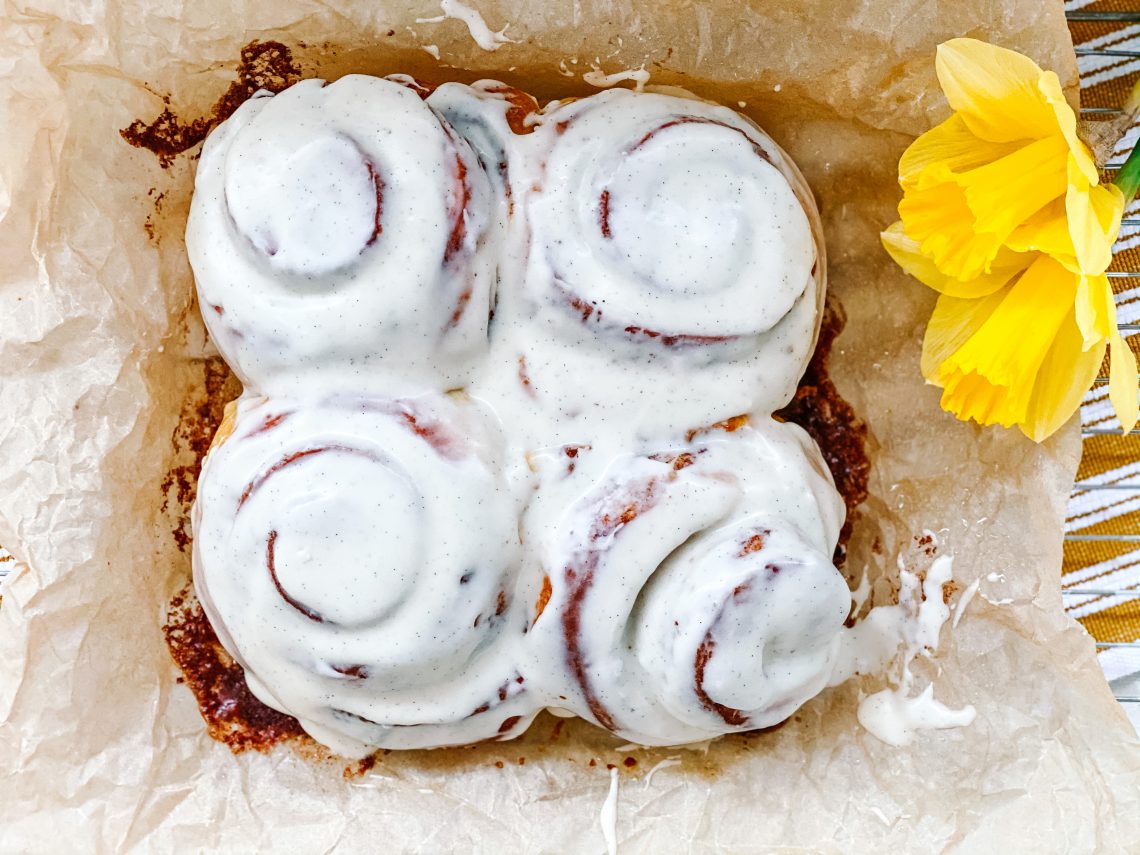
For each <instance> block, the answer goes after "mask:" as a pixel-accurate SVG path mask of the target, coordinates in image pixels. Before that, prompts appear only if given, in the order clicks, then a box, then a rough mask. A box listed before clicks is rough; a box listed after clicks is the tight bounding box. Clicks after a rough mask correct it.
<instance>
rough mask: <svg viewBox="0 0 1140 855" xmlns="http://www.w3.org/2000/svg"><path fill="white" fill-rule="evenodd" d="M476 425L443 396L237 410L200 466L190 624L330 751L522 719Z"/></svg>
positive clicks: (470, 731) (504, 548)
mask: <svg viewBox="0 0 1140 855" xmlns="http://www.w3.org/2000/svg"><path fill="white" fill-rule="evenodd" d="M481 420H482V416H481V414H480V413H478V412H476V411H474V407H473V406H471V405H469V404H468V405H462V406H461V405H457V404H455V403H453V402H451V401H450V400H449V399H448V398H431V399H415V400H412V401H399V402H398V401H391V400H376V399H365V400H357V401H355V402H349V401H339V402H326V403H324V404H316V403H313V402H311V401H296V400H293V401H290V400H272V401H265V402H262V403H249V402H247V403H245V404H243V405H242V406H241V407H240V408H239V412H238V415H237V418H236V420H235V422H234V430H233V433H232V434H231V435H230V436H229V437H227V438H226V439H225V440H224V442H222V443H221V444H219V445H218V446H217V447H216V448H215V449H214V450H213V451H212V452H211V453H210V455H209V457H208V458H207V462H206V466H205V468H204V470H203V473H202V478H201V481H200V487H199V494H198V500H197V504H196V506H195V517H194V575H195V586H196V588H197V590H198V593H199V597H200V598H201V600H202V602H203V605H204V607H205V609H206V612H207V615H208V616H209V618H210V620H211V622H212V623H213V624H214V626H215V628H217V630H218V632H219V638H220V639H221V641H222V643H223V645H224V646H225V647H226V649H227V650H228V651H229V652H230V653H231V654H232V655H233V656H234V658H235V659H237V660H238V661H239V662H241V664H242V665H243V666H244V668H245V671H246V678H247V680H248V682H249V685H250V688H251V689H252V690H253V692H254V693H255V694H256V695H257V696H258V697H259V698H261V700H263V701H264V702H265V703H267V704H269V705H270V706H272V707H274V708H276V709H279V710H281V711H283V712H288V713H289V714H291V715H294V716H296V717H297V718H298V719H299V720H300V721H301V723H302V725H303V726H304V727H305V728H306V730H308V731H309V732H310V733H311V734H313V735H314V736H315V737H316V738H317V739H319V740H320V741H321V742H324V743H325V744H327V745H330V746H333V747H334V748H337V749H338V750H340V751H342V753H349V754H355V753H360V752H361V751H363V750H364V748H365V746H368V745H371V746H383V747H400V748H406V747H421V746H428V745H432V746H434V745H442V744H456V743H463V742H471V741H476V740H479V739H487V738H497V737H503V736H506V735H510V734H513V733H514V732H516V731H517V730H519V729H521V727H523V726H525V724H526V723H527V722H528V721H529V718H530V717H532V716H533V712H534V705H533V704H531V702H530V701H529V700H527V699H526V698H525V695H526V691H525V690H526V688H527V687H526V686H525V681H524V679H523V678H522V676H521V674H520V673H519V671H518V668H517V665H516V664H515V663H514V662H513V661H512V657H513V653H511V652H510V651H511V650H512V648H511V636H512V634H521V626H522V624H521V622H520V621H518V620H515V621H514V622H513V625H512V620H511V600H512V591H513V588H514V586H515V573H516V569H517V564H518V533H517V526H516V523H515V518H516V514H517V510H516V507H515V503H514V500H513V499H512V498H511V496H510V495H509V493H508V492H507V491H506V490H505V488H504V486H503V485H502V484H501V482H500V479H499V477H498V475H497V474H496V471H495V470H496V464H495V460H494V458H495V455H496V454H497V452H496V451H495V447H496V443H495V442H494V441H493V440H492V439H491V438H490V434H489V432H488V430H487V429H486V428H485V427H484V426H483V424H482V423H481ZM504 651H506V652H504Z"/></svg>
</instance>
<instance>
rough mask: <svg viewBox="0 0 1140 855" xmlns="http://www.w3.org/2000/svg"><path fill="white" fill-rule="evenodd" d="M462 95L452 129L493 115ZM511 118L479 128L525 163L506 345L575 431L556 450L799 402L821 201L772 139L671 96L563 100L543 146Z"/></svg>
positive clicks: (498, 393)
mask: <svg viewBox="0 0 1140 855" xmlns="http://www.w3.org/2000/svg"><path fill="white" fill-rule="evenodd" d="M437 94H438V93H437ZM445 96H446V97H444V96H440V102H441V104H442V105H443V106H445V107H446V108H447V110H446V112H445V115H446V116H447V117H448V118H449V119H451V118H452V117H453V116H455V117H458V118H457V119H456V120H461V119H462V117H464V116H469V115H471V114H473V113H476V114H478V115H481V116H482V115H487V114H488V113H491V112H493V111H492V110H491V109H490V108H487V107H486V106H484V103H485V99H476V98H473V97H472V96H471V95H469V94H468V95H465V94H464V93H463V92H462V91H460V90H459V89H457V88H456V89H452V90H450V91H449V92H447V93H445ZM436 97H437V95H436V94H433V96H432V99H435V98H436ZM429 103H435V102H434V100H431V99H429ZM502 113H503V110H502V107H501V106H500V107H499V109H498V111H497V116H494V117H493V118H495V120H494V121H491V119H486V120H484V121H482V122H480V123H479V125H478V127H479V129H480V137H479V138H480V139H481V140H482V139H484V138H487V139H490V140H491V142H484V143H481V145H482V146H483V147H484V148H487V149H489V150H491V151H495V150H498V149H500V148H503V149H506V150H507V151H509V152H511V153H512V154H513V155H514V156H513V157H511V158H508V160H509V180H508V182H507V187H508V191H507V192H508V194H509V196H510V198H511V199H512V201H513V205H514V212H515V216H514V217H513V219H512V221H511V222H510V224H509V227H508V229H507V233H506V234H507V236H506V242H505V247H506V249H507V253H506V256H505V258H504V261H503V265H502V268H501V269H502V278H503V280H504V281H506V282H510V283H512V284H514V285H515V287H514V288H504V289H502V294H501V297H500V300H499V305H498V307H497V309H496V314H495V319H494V324H493V329H492V338H493V341H492V348H493V354H494V358H495V361H496V362H498V363H499V364H501V365H514V364H519V365H524V366H525V373H526V378H527V380H528V381H529V382H528V384H527V385H526V388H525V389H524V391H525V392H526V394H527V396H529V397H530V398H531V399H533V401H535V402H536V404H537V406H539V407H541V408H543V409H545V410H546V411H548V412H557V413H559V414H567V415H569V417H570V419H571V420H572V422H573V423H570V422H567V426H568V427H569V428H570V429H569V430H568V431H567V432H566V433H564V434H562V433H559V434H557V435H555V436H553V437H551V436H546V437H545V440H546V441H552V440H553V441H557V442H564V441H574V436H575V434H581V432H582V431H583V430H589V429H591V424H592V423H595V422H597V421H598V420H599V419H607V420H613V419H615V418H617V419H620V420H622V421H623V422H625V423H628V424H630V425H632V426H635V427H636V428H637V430H638V433H639V434H640V435H642V436H650V435H662V434H668V433H674V434H676V433H678V432H681V433H683V432H684V431H685V430H687V429H689V428H691V427H693V426H694V425H696V424H700V423H707V422H709V421H717V420H720V419H725V418H728V417H730V416H734V415H737V414H739V413H744V412H760V413H770V412H772V411H773V410H775V409H777V408H778V407H780V406H782V405H783V404H785V403H786V402H787V401H788V400H790V398H791V396H792V394H793V393H794V391H795V386H796V382H797V381H798V380H799V378H800V376H801V375H802V374H803V370H804V368H805V366H806V364H807V361H808V358H809V357H810V355H811V352H812V347H813V344H814V341H815V335H816V332H817V328H818V322H819V309H820V306H821V304H822V299H823V294H824V267H825V265H824V263H823V262H824V260H823V250H822V240H821V228H820V224H819V219H818V214H817V212H816V209H815V205H814V203H813V201H812V198H811V194H810V191H809V190H808V189H807V186H806V184H805V183H804V181H803V178H802V177H801V176H800V174H799V172H798V171H797V170H796V168H795V167H794V165H792V163H791V161H790V160H788V159H787V157H786V156H785V155H784V153H783V152H782V151H781V150H780V149H779V147H778V146H777V145H776V144H775V143H774V142H773V141H772V140H771V139H770V138H769V137H768V136H767V135H765V134H764V133H763V132H762V131H761V130H760V129H759V128H758V127H756V125H754V124H753V123H752V122H750V121H749V120H748V119H746V118H744V117H743V116H741V115H739V114H737V113H734V112H733V111H731V110H728V109H725V108H724V107H720V106H717V105H714V104H709V103H707V102H704V101H700V100H697V99H695V98H692V97H681V96H679V95H676V94H665V93H633V92H630V91H627V90H611V91H607V92H603V93H600V94H597V95H594V96H591V97H589V98H584V99H580V100H574V101H569V102H563V103H561V104H555V105H553V106H552V107H550V108H548V109H547V110H545V111H544V112H543V113H542V114H540V115H538V116H536V117H534V119H533V121H531V123H530V126H531V128H532V129H533V133H530V134H528V135H526V136H520V135H518V134H512V133H509V132H508V131H507V130H505V122H504V120H503V118H502ZM535 329H541V330H542V334H541V335H539V336H536V335H534V330H535ZM507 377H508V372H506V371H503V370H500V371H499V372H498V373H497V374H496V375H495V376H485V375H484V376H481V377H480V378H479V379H478V381H477V385H476V394H480V395H481V396H482V397H485V398H487V399H493V398H501V397H503V396H504V395H505V394H506V393H507V392H508V391H509V389H508V388H507V385H508V384H507V380H506V379H505V378H507ZM599 378H604V381H601V382H600V381H599ZM484 390H485V393H484ZM515 391H516V393H517V392H518V391H519V390H517V389H516V390H515ZM549 421H550V419H549V418H547V419H545V420H543V421H542V424H541V425H536V426H535V428H534V429H533V432H534V433H535V434H538V433H540V432H542V431H546V432H547V433H549V429H548V428H547V427H546V425H547V424H548V423H549ZM561 426H562V425H559V427H561Z"/></svg>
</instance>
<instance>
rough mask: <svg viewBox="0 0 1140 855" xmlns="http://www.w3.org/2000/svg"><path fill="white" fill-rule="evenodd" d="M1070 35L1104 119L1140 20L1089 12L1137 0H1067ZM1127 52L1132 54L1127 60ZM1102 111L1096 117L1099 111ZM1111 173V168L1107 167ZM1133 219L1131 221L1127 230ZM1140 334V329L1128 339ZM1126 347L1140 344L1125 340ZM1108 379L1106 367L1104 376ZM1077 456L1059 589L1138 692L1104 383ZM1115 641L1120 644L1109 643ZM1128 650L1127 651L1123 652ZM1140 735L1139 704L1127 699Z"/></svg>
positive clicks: (1132, 314)
mask: <svg viewBox="0 0 1140 855" xmlns="http://www.w3.org/2000/svg"><path fill="white" fill-rule="evenodd" d="M1065 11H1066V13H1067V14H1068V15H1069V16H1070V20H1069V29H1070V31H1071V33H1072V36H1073V44H1074V46H1075V47H1076V49H1077V64H1078V67H1079V69H1080V73H1081V107H1082V110H1083V111H1085V112H1084V118H1086V119H1088V120H1094V121H1095V120H1098V119H1109V118H1112V116H1111V114H1110V113H1108V112H1106V111H1109V110H1112V109H1114V108H1119V107H1120V106H1121V105H1122V104H1123V103H1124V102H1125V101H1126V100H1127V98H1128V96H1129V93H1130V92H1131V91H1132V87H1133V85H1134V84H1135V83H1136V81H1137V80H1138V79H1140V20H1137V21H1136V22H1129V21H1119V20H1117V21H1113V20H1111V19H1110V17H1111V16H1109V19H1105V18H1102V19H1099V20H1097V19H1096V17H1095V16H1096V13H1112V12H1133V13H1140V0H1067V2H1066V3H1065ZM1130 54H1131V55H1130ZM1102 111H1103V112H1102ZM1138 142H1140V122H1138V123H1136V124H1134V125H1133V126H1132V128H1131V129H1130V130H1129V131H1128V132H1127V133H1126V134H1125V135H1124V137H1123V138H1122V139H1121V140H1120V142H1119V143H1117V145H1116V149H1115V151H1114V152H1113V155H1112V157H1111V159H1110V161H1109V163H1110V165H1111V164H1112V163H1120V162H1122V161H1123V160H1124V158H1125V157H1127V156H1128V153H1129V152H1130V151H1131V150H1132V148H1133V147H1134V146H1135V145H1137V143H1138ZM1105 172H1106V174H1107V175H1108V176H1111V175H1113V174H1114V172H1115V170H1113V169H1111V168H1109V169H1106V170H1105ZM1124 217H1125V220H1126V222H1125V224H1124V225H1123V226H1122V227H1121V230H1120V238H1119V241H1118V243H1117V246H1116V257H1115V260H1114V262H1113V265H1112V267H1111V268H1110V269H1111V270H1114V271H1118V272H1136V273H1138V274H1140V200H1138V201H1137V202H1134V203H1133V204H1132V205H1131V206H1129V208H1128V210H1127V211H1125V213H1124ZM1129 219H1136V221H1137V224H1135V225H1133V224H1129V223H1128V222H1127V221H1128V220H1129ZM1114 284H1115V285H1116V289H1115V290H1116V299H1117V307H1118V320H1119V322H1120V323H1121V324H1126V325H1127V324H1132V325H1140V278H1136V279H1129V278H1121V279H1117V280H1116V281H1115V283H1114ZM1136 332H1140V326H1137V328H1136V330H1135V331H1133V332H1131V333H1129V332H1126V335H1127V334H1131V335H1135V334H1136ZM1130 344H1131V346H1132V348H1133V350H1137V349H1138V345H1140V338H1132V339H1131V340H1130ZM1101 373H1102V374H1106V375H1107V366H1105V367H1104V369H1103V370H1102V372H1101ZM1081 425H1082V428H1083V430H1084V433H1085V438H1084V453H1083V456H1082V459H1081V465H1080V469H1079V471H1078V473H1077V483H1076V485H1075V488H1074V490H1073V495H1072V498H1071V499H1070V501H1069V508H1068V519H1067V520H1066V522H1065V534H1066V536H1067V537H1066V542H1065V553H1064V564H1063V567H1062V574H1063V575H1062V583H1061V584H1062V591H1063V592H1064V602H1065V607H1066V610H1067V611H1068V612H1069V614H1071V615H1072V616H1073V617H1075V618H1077V620H1079V621H1080V622H1081V623H1082V624H1083V625H1084V626H1085V628H1086V629H1087V630H1088V631H1089V633H1090V634H1092V636H1093V637H1094V638H1096V640H1097V642H1099V643H1100V644H1101V645H1102V646H1103V649H1102V650H1101V652H1100V656H1099V660H1100V663H1101V667H1102V668H1103V669H1104V672H1105V676H1106V677H1107V678H1108V680H1109V682H1110V683H1111V684H1112V687H1113V690H1114V692H1115V694H1116V695H1117V696H1118V697H1137V696H1140V644H1138V642H1140V435H1137V436H1122V435H1120V423H1119V422H1118V421H1117V420H1116V418H1115V417H1114V416H1113V414H1112V408H1111V406H1110V405H1109V402H1108V386H1107V385H1104V384H1101V385H1097V386H1094V387H1093V388H1092V389H1091V390H1090V391H1089V393H1088V394H1087V395H1086V396H1085V400H1084V403H1083V405H1082V406H1081ZM1109 645H1117V646H1109ZM1128 645H1133V646H1128ZM1125 709H1126V710H1127V711H1128V713H1129V716H1130V717H1131V718H1132V722H1133V724H1134V725H1136V727H1137V730H1138V731H1140V703H1126V704H1125Z"/></svg>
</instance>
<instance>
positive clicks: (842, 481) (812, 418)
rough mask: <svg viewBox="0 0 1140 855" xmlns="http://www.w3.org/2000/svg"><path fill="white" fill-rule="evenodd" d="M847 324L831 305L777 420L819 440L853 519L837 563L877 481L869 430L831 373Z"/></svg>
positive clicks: (844, 532)
mask: <svg viewBox="0 0 1140 855" xmlns="http://www.w3.org/2000/svg"><path fill="white" fill-rule="evenodd" d="M846 322H847V318H846V317H845V316H844V314H843V310H842V309H841V308H840V306H839V305H838V304H837V303H836V302H834V301H833V300H831V299H829V300H828V301H827V305H826V306H825V307H824V311H823V323H822V326H821V327H820V331H819V344H817V345H816V349H815V354H814V355H813V356H812V358H811V362H809V363H808V367H807V371H805V372H804V376H803V379H801V380H800V385H799V388H798V389H797V390H796V396H795V397H794V398H793V399H792V402H791V403H790V404H788V406H786V407H784V408H783V409H782V410H778V411H777V412H776V417H777V418H780V419H783V420H784V421H789V422H792V423H794V424H797V425H799V426H800V427H802V428H803V429H804V430H806V431H807V432H808V434H809V435H810V436H811V438H812V439H814V440H815V442H816V445H818V446H819V450H820V451H821V452H822V453H823V459H824V461H825V462H826V463H827V468H828V469H830V470H831V477H832V478H833V479H834V480H835V488H836V489H837V490H838V491H839V494H840V495H841V496H843V503H844V504H845V505H846V506H847V519H846V521H845V522H844V523H843V530H842V531H841V532H840V533H839V544H838V545H837V546H836V548H835V561H836V563H837V564H842V563H843V561H844V560H846V558H847V542H848V541H849V540H850V539H851V529H852V525H853V523H854V520H855V516H856V508H858V507H859V505H861V504H862V503H863V502H864V501H865V500H866V498H867V484H868V481H869V479H870V477H871V461H870V460H869V459H868V457H867V426H866V424H864V423H863V420H862V419H860V418H859V416H857V415H856V414H855V410H854V409H853V408H852V407H851V405H850V404H849V403H848V402H847V401H846V400H844V399H843V396H842V395H840V394H839V390H838V389H836V388H835V384H834V383H832V382H831V378H830V377H829V376H828V372H827V362H828V359H829V358H830V356H831V346H832V345H833V344H834V343H835V339H836V337H837V336H838V335H839V333H841V332H842V331H843V326H844V324H846Z"/></svg>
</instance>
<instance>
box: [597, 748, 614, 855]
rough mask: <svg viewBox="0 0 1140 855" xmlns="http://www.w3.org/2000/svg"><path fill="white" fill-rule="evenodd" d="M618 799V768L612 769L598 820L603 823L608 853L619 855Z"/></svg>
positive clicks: (603, 833)
mask: <svg viewBox="0 0 1140 855" xmlns="http://www.w3.org/2000/svg"><path fill="white" fill-rule="evenodd" d="M617 800H618V770H617V769H610V789H609V792H607V793H606V800H605V801H604V802H602V810H601V813H600V814H599V816H598V821H599V822H600V823H601V825H602V838H603V839H604V840H605V841H606V852H607V853H608V855H617V851H618V845H617Z"/></svg>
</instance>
